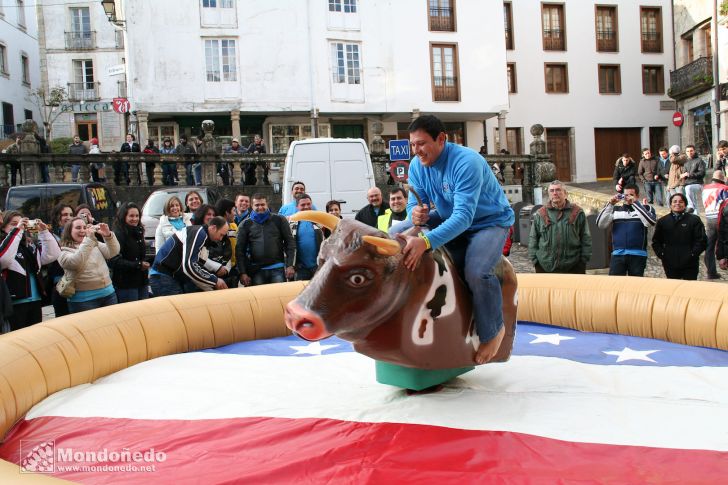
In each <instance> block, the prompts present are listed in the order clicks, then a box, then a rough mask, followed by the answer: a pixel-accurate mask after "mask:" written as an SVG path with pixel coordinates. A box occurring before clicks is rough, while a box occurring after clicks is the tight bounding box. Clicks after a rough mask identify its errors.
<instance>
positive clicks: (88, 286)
mask: <svg viewBox="0 0 728 485" xmlns="http://www.w3.org/2000/svg"><path fill="white" fill-rule="evenodd" d="M97 234H98V235H99V236H100V237H102V238H103V240H104V242H99V241H98V240H97V239H96V235H97ZM117 254H119V241H117V240H116V236H115V235H114V233H113V232H111V230H110V229H109V226H108V225H107V224H104V223H101V224H98V225H91V224H88V225H87V224H86V223H85V222H84V221H83V219H81V218H80V217H74V218H73V219H71V222H69V223H68V224H66V227H65V228H64V229H63V235H62V236H61V255H60V257H59V258H58V262H59V263H60V265H61V267H62V268H63V269H64V271H66V272H68V273H70V274H69V276H71V277H72V279H73V280H74V282H75V284H76V293H75V294H74V295H73V296H71V297H70V298H69V299H68V310H69V311H70V313H78V312H82V311H84V310H91V309H94V308H101V307H105V306H109V305H113V304H114V303H116V292H114V285H112V284H111V276H110V275H109V267H108V266H107V264H106V260H107V259H111V258H113V257H114V256H116V255H117Z"/></svg>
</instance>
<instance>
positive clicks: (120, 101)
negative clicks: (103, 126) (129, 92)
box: [112, 98, 131, 114]
mask: <svg viewBox="0 0 728 485" xmlns="http://www.w3.org/2000/svg"><path fill="white" fill-rule="evenodd" d="M112 104H113V105H114V111H116V112H117V113H122V114H123V113H128V112H129V110H130V109H131V103H130V102H129V100H128V99H126V98H114V100H113V103H112Z"/></svg>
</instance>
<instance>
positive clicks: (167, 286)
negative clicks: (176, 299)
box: [149, 273, 184, 296]
mask: <svg viewBox="0 0 728 485" xmlns="http://www.w3.org/2000/svg"><path fill="white" fill-rule="evenodd" d="M149 286H151V287H152V294H153V295H154V296H169V295H181V294H182V293H184V288H183V286H182V283H181V282H179V281H177V280H176V279H174V278H173V277H171V276H169V275H166V274H163V273H158V274H152V275H149Z"/></svg>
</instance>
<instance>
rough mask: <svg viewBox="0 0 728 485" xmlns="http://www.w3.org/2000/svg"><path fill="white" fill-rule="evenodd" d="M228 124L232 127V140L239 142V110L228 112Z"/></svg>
mask: <svg viewBox="0 0 728 485" xmlns="http://www.w3.org/2000/svg"><path fill="white" fill-rule="evenodd" d="M230 122H231V123H232V125H233V138H237V139H238V140H240V110H239V109H234V110H232V111H231V112H230Z"/></svg>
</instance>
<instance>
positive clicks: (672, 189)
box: [667, 145, 686, 198]
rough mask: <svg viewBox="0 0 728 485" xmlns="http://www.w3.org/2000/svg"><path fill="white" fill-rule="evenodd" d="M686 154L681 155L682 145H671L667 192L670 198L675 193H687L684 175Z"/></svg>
mask: <svg viewBox="0 0 728 485" xmlns="http://www.w3.org/2000/svg"><path fill="white" fill-rule="evenodd" d="M685 160H686V158H685V156H682V155H680V147H679V146H678V145H673V146H671V147H670V173H669V175H668V176H667V192H668V198H669V197H672V196H673V195H674V194H684V193H685V178H684V177H682V174H683V172H685V170H684V169H683V165H685Z"/></svg>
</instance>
